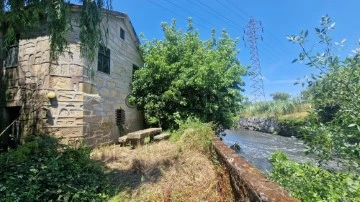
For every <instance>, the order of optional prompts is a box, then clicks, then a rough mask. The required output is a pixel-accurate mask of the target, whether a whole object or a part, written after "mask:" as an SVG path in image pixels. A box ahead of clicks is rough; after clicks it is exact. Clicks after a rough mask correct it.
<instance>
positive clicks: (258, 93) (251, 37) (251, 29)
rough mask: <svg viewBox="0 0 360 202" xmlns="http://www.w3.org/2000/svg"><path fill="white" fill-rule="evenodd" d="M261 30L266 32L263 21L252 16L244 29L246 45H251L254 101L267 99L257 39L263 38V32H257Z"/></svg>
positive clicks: (251, 78) (251, 85) (251, 75)
mask: <svg viewBox="0 0 360 202" xmlns="http://www.w3.org/2000/svg"><path fill="white" fill-rule="evenodd" d="M259 31H260V32H261V33H262V32H264V30H263V27H262V25H261V21H258V20H255V19H254V18H252V17H251V18H250V21H249V23H248V24H247V25H246V27H245V29H244V37H243V40H244V42H245V46H247V45H249V46H250V69H249V71H250V82H251V84H250V88H251V89H252V91H251V94H252V95H253V96H254V97H253V99H252V101H258V100H262V99H263V100H265V92H264V82H263V76H262V74H261V66H260V58H259V52H258V48H257V40H258V39H261V40H262V36H261V34H260V35H259V34H257V32H259ZM245 37H246V38H245Z"/></svg>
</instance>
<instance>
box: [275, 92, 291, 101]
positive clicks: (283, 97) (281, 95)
mask: <svg viewBox="0 0 360 202" xmlns="http://www.w3.org/2000/svg"><path fill="white" fill-rule="evenodd" d="M270 96H271V97H272V99H273V100H274V101H286V100H288V99H289V98H290V97H291V95H290V94H289V93H283V92H276V93H272V94H270Z"/></svg>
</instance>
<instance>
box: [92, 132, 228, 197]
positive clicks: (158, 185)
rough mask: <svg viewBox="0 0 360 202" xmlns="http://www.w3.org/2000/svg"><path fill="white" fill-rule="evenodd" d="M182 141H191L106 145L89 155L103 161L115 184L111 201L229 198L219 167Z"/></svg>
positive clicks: (224, 177)
mask: <svg viewBox="0 0 360 202" xmlns="http://www.w3.org/2000/svg"><path fill="white" fill-rule="evenodd" d="M185 133H188V134H189V133H191V134H193V133H194V130H190V131H187V132H185ZM184 137H185V136H184ZM184 142H191V141H181V140H180V141H178V142H170V141H162V142H159V143H153V144H148V145H144V146H142V147H139V148H137V149H135V150H131V149H130V148H128V147H119V146H109V147H103V148H99V149H96V150H94V151H93V153H92V157H93V158H95V159H98V160H102V161H103V162H105V164H106V167H107V169H108V172H109V175H110V176H111V179H112V182H113V184H114V185H116V186H118V187H119V194H118V195H117V196H116V197H114V198H113V199H112V201H233V198H232V197H233V196H232V194H231V193H232V192H231V186H230V183H229V181H228V177H227V175H226V174H225V172H224V170H223V169H222V168H221V166H219V165H215V164H214V163H213V162H212V161H211V160H210V157H209V155H208V154H206V153H205V152H202V150H199V149H198V148H196V147H194V146H193V145H192V144H189V147H187V146H186V145H187V143H184Z"/></svg>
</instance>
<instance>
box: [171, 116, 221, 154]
mask: <svg viewBox="0 0 360 202" xmlns="http://www.w3.org/2000/svg"><path fill="white" fill-rule="evenodd" d="M213 136H215V134H214V131H213V129H212V125H211V124H210V123H202V122H200V121H199V120H194V119H189V120H188V121H186V122H183V123H180V128H179V129H178V130H177V131H176V133H175V137H177V139H178V141H180V143H181V144H180V145H181V147H182V148H183V149H186V150H194V151H199V152H200V153H203V154H206V155H210V154H211V147H210V145H211V142H212V139H211V138H212V137H213Z"/></svg>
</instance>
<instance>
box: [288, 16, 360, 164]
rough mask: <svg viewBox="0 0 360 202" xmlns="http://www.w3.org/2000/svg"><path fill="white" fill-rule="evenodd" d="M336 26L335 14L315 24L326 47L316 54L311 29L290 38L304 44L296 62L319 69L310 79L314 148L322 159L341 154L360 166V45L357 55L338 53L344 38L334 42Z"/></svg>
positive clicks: (311, 143)
mask: <svg viewBox="0 0 360 202" xmlns="http://www.w3.org/2000/svg"><path fill="white" fill-rule="evenodd" d="M334 28H335V23H334V22H333V21H332V20H331V18H330V17H329V16H323V17H322V19H321V24H320V27H319V28H315V32H316V35H317V37H318V38H319V43H320V44H322V45H323V50H320V51H319V52H318V53H315V54H314V53H313V52H312V50H314V49H313V48H312V49H311V50H308V49H307V48H306V41H307V37H308V31H307V30H306V31H302V32H301V33H300V35H292V36H289V37H288V39H289V40H290V41H291V42H294V43H296V44H298V45H299V46H300V48H301V53H300V55H299V57H298V58H297V59H295V60H294V61H293V62H296V61H297V60H300V61H306V64H307V65H308V66H310V67H313V68H316V69H317V70H318V72H319V73H318V74H312V75H311V78H310V79H308V80H307V81H308V85H309V91H310V97H311V101H312V105H313V106H314V108H315V110H314V114H313V118H312V119H309V120H310V121H309V125H308V126H307V127H306V129H307V136H308V138H307V141H308V145H309V146H310V152H311V153H314V154H317V155H318V156H319V157H320V160H328V159H331V158H333V157H340V159H342V160H344V162H345V163H346V164H348V165H353V166H355V167H356V168H359V164H360V146H359V145H360V54H359V49H357V50H355V51H354V53H355V55H353V56H349V57H347V58H345V59H344V60H341V58H340V57H339V56H337V55H335V54H334V49H335V46H336V44H340V45H341V42H340V43H334V42H333V40H332V38H331V37H330V35H329V34H330V32H331V31H332V30H333V29H334ZM342 42H344V40H343V41H342ZM318 50H319V49H318ZM351 162H352V163H354V164H352V163H351ZM349 163H350V164H349Z"/></svg>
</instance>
